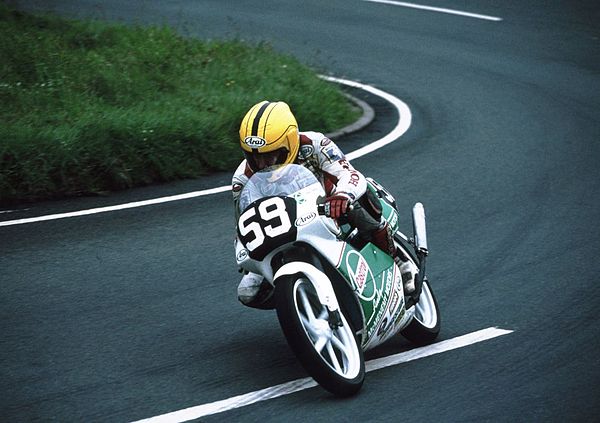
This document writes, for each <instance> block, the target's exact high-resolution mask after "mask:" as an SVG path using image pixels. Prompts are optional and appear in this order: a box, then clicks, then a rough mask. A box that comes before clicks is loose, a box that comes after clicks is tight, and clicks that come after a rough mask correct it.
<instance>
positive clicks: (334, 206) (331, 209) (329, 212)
mask: <svg viewBox="0 0 600 423" xmlns="http://www.w3.org/2000/svg"><path fill="white" fill-rule="evenodd" d="M351 203H352V197H351V196H350V195H349V194H346V193H345V192H337V193H335V194H334V195H332V196H331V197H327V198H326V199H325V215H326V216H329V217H331V218H333V219H339V218H340V216H341V215H343V214H344V213H346V211H348V206H349V205H350V204H351Z"/></svg>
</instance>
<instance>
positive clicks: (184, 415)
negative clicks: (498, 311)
mask: <svg viewBox="0 0 600 423" xmlns="http://www.w3.org/2000/svg"><path fill="white" fill-rule="evenodd" d="M512 332H513V331H512V330H505V329H499V328H487V329H482V330H480V331H477V332H473V333H469V334H467V335H463V336H459V337H457V338H452V339H448V340H445V341H441V342H438V343H436V344H432V345H428V346H425V347H421V348H415V349H413V350H410V351H406V352H403V353H399V354H395V355H391V356H388V357H382V358H378V359H375V360H371V361H368V362H367V363H366V364H365V366H366V371H367V372H371V371H373V370H379V369H382V368H384V367H389V366H394V365H396V364H401V363H406V362H409V361H413V360H418V359H420V358H425V357H429V356H431V355H435V354H440V353H443V352H446V351H451V350H455V349H458V348H462V347H466V346H468V345H472V344H476V343H478V342H483V341H487V340H489V339H493V338H496V337H498V336H502V335H507V334H509V333H512ZM314 386H317V383H316V382H315V381H314V380H313V379H312V378H304V379H297V380H293V381H291V382H287V383H282V384H281V385H277V386H273V387H270V388H265V389H261V390H260V391H255V392H250V393H247V394H243V395H238V396H235V397H232V398H229V399H225V400H222V401H216V402H211V403H208V404H202V405H198V406H195V407H190V408H185V409H183V410H179V411H173V412H171V413H167V414H162V415H160V416H156V417H150V418H148V419H144V420H138V421H137V422H134V423H180V422H187V421H189V420H194V419H198V418H200V417H205V416H209V415H212V414H217V413H222V412H224V411H228V410H233V409H235V408H240V407H244V406H247V405H250V404H254V403H257V402H260V401H266V400H269V399H273V398H277V397H281V396H283V395H289V394H292V393H294V392H298V391H302V390H304V389H308V388H312V387H314Z"/></svg>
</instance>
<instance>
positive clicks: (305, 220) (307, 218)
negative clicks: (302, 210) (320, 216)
mask: <svg viewBox="0 0 600 423" xmlns="http://www.w3.org/2000/svg"><path fill="white" fill-rule="evenodd" d="M316 217H317V214H316V213H315V212H310V213H309V214H307V215H304V216H300V217H299V218H298V219H296V222H295V225H296V227H299V226H304V225H308V224H309V223H310V222H312V221H313V220H315V218H316Z"/></svg>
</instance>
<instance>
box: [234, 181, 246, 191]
mask: <svg viewBox="0 0 600 423" xmlns="http://www.w3.org/2000/svg"><path fill="white" fill-rule="evenodd" d="M242 188H244V186H243V185H242V184H240V183H237V182H236V183H235V184H233V185H232V186H231V190H232V191H233V192H240V191H241V190H242Z"/></svg>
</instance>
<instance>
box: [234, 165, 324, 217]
mask: <svg viewBox="0 0 600 423" xmlns="http://www.w3.org/2000/svg"><path fill="white" fill-rule="evenodd" d="M314 184H318V185H319V186H320V185H321V184H320V183H319V181H318V180H317V178H316V177H315V175H314V174H313V173H312V172H311V171H310V170H308V169H307V168H305V167H304V166H300V165H295V164H289V165H284V166H277V167H271V168H267V169H265V170H262V171H260V172H256V173H255V174H254V175H252V177H251V178H250V180H249V181H248V182H247V183H246V185H245V186H244V189H243V190H242V193H241V194H240V205H239V207H240V212H243V211H244V210H245V209H246V207H248V206H249V205H250V204H252V203H253V202H255V201H256V200H258V199H261V198H263V197H272V196H278V195H284V196H290V195H292V194H294V193H295V192H298V191H300V190H301V189H303V188H306V187H309V186H311V185H314Z"/></svg>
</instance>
